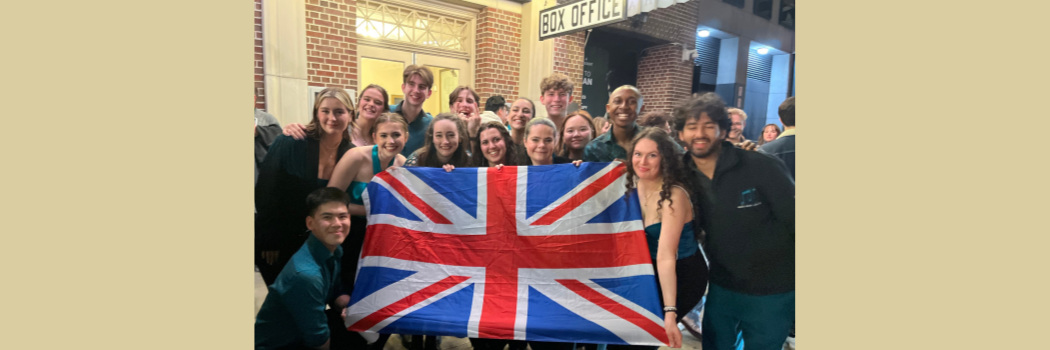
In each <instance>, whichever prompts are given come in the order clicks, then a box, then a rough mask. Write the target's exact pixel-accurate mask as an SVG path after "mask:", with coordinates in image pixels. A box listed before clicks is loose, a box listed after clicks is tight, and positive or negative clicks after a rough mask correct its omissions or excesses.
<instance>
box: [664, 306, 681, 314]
mask: <svg viewBox="0 0 1050 350" xmlns="http://www.w3.org/2000/svg"><path fill="white" fill-rule="evenodd" d="M664 312H674V313H678V308H676V307H674V306H664Z"/></svg>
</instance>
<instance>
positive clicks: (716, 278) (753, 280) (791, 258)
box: [685, 141, 795, 295]
mask: <svg viewBox="0 0 1050 350" xmlns="http://www.w3.org/2000/svg"><path fill="white" fill-rule="evenodd" d="M685 161H686V164H687V165H688V168H689V169H691V171H692V172H693V173H692V175H693V176H692V177H693V180H694V181H696V183H695V184H694V188H695V189H696V192H697V194H696V195H695V196H694V198H697V202H698V203H699V205H698V206H697V207H698V210H699V211H700V213H699V215H698V221H699V222H700V225H701V227H703V229H704V231H705V232H706V233H705V236H704V243H705V244H704V249H705V251H706V252H707V257H708V258H709V259H710V263H711V282H712V283H714V284H717V285H719V286H721V287H724V288H727V289H730V290H733V291H736V292H740V293H745V294H752V295H768V294H778V293H786V292H790V291H792V290H795V181H794V180H793V178H792V177H791V174H790V173H789V172H788V169H787V167H786V166H785V165H784V162H782V161H780V160H779V159H777V158H774V157H772V156H770V155H767V154H764V153H759V152H753V151H745V150H741V149H739V148H736V147H733V145H732V143H729V142H725V141H724V142H722V150H721V153H720V154H719V157H718V163H717V164H716V165H715V172H714V178H713V179H711V181H710V182H709V184H710V191H711V192H710V193H704V192H705V191H706V190H707V189H706V188H704V186H702V184H703V183H704V182H705V181H704V180H706V179H707V177H706V176H704V175H703V173H701V172H700V171H699V170H697V168H696V164H695V163H693V160H692V158H691V156H690V155H686V156H685ZM712 197H713V198H712Z"/></svg>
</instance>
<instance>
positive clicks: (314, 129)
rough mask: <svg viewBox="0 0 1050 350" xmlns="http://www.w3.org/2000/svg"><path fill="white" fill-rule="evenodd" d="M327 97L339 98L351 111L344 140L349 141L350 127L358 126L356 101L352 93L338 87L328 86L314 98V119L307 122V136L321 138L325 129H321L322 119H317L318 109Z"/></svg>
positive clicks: (348, 111) (348, 110)
mask: <svg viewBox="0 0 1050 350" xmlns="http://www.w3.org/2000/svg"><path fill="white" fill-rule="evenodd" d="M327 98H334V99H336V100H338V101H339V102H340V103H342V104H343V106H345V107H346V109H347V113H350V123H349V124H348V125H347V128H346V130H343V140H347V141H349V140H350V128H356V127H357V109H356V108H354V101H353V100H351V99H350V94H348V93H346V90H343V89H342V88H338V87H330V88H326V89H324V90H321V92H320V93H318V94H317V98H316V99H314V113H313V119H310V124H306V136H307V137H310V138H313V139H317V140H320V139H321V136H322V133H323V132H324V130H323V129H321V121H320V120H318V119H317V110H318V109H321V102H322V101H324V100H325V99H327Z"/></svg>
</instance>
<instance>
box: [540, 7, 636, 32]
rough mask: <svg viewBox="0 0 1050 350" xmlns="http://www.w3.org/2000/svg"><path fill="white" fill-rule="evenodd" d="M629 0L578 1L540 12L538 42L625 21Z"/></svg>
mask: <svg viewBox="0 0 1050 350" xmlns="http://www.w3.org/2000/svg"><path fill="white" fill-rule="evenodd" d="M628 1H629V0H580V1H574V2H571V3H567V4H561V5H558V6H555V7H551V8H549V9H545V10H543V11H540V25H539V27H540V40H546V39H550V38H553V37H557V36H562V35H565V34H569V33H575V32H578V31H581V30H585V29H590V28H594V27H598V26H603V25H606V24H612V23H616V22H620V21H623V20H626V19H627V2H628Z"/></svg>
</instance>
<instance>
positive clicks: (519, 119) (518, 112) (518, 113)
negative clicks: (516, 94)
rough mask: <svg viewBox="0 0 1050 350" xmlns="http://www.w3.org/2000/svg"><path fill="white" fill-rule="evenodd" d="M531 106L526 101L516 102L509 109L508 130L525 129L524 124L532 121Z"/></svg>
mask: <svg viewBox="0 0 1050 350" xmlns="http://www.w3.org/2000/svg"><path fill="white" fill-rule="evenodd" d="M532 112H533V110H532V104H531V103H529V101H527V100H523V99H522V100H517V101H514V104H513V105H511V107H510V116H509V117H508V118H509V119H510V128H511V129H514V130H522V129H525V124H528V123H529V120H531V119H532Z"/></svg>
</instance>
